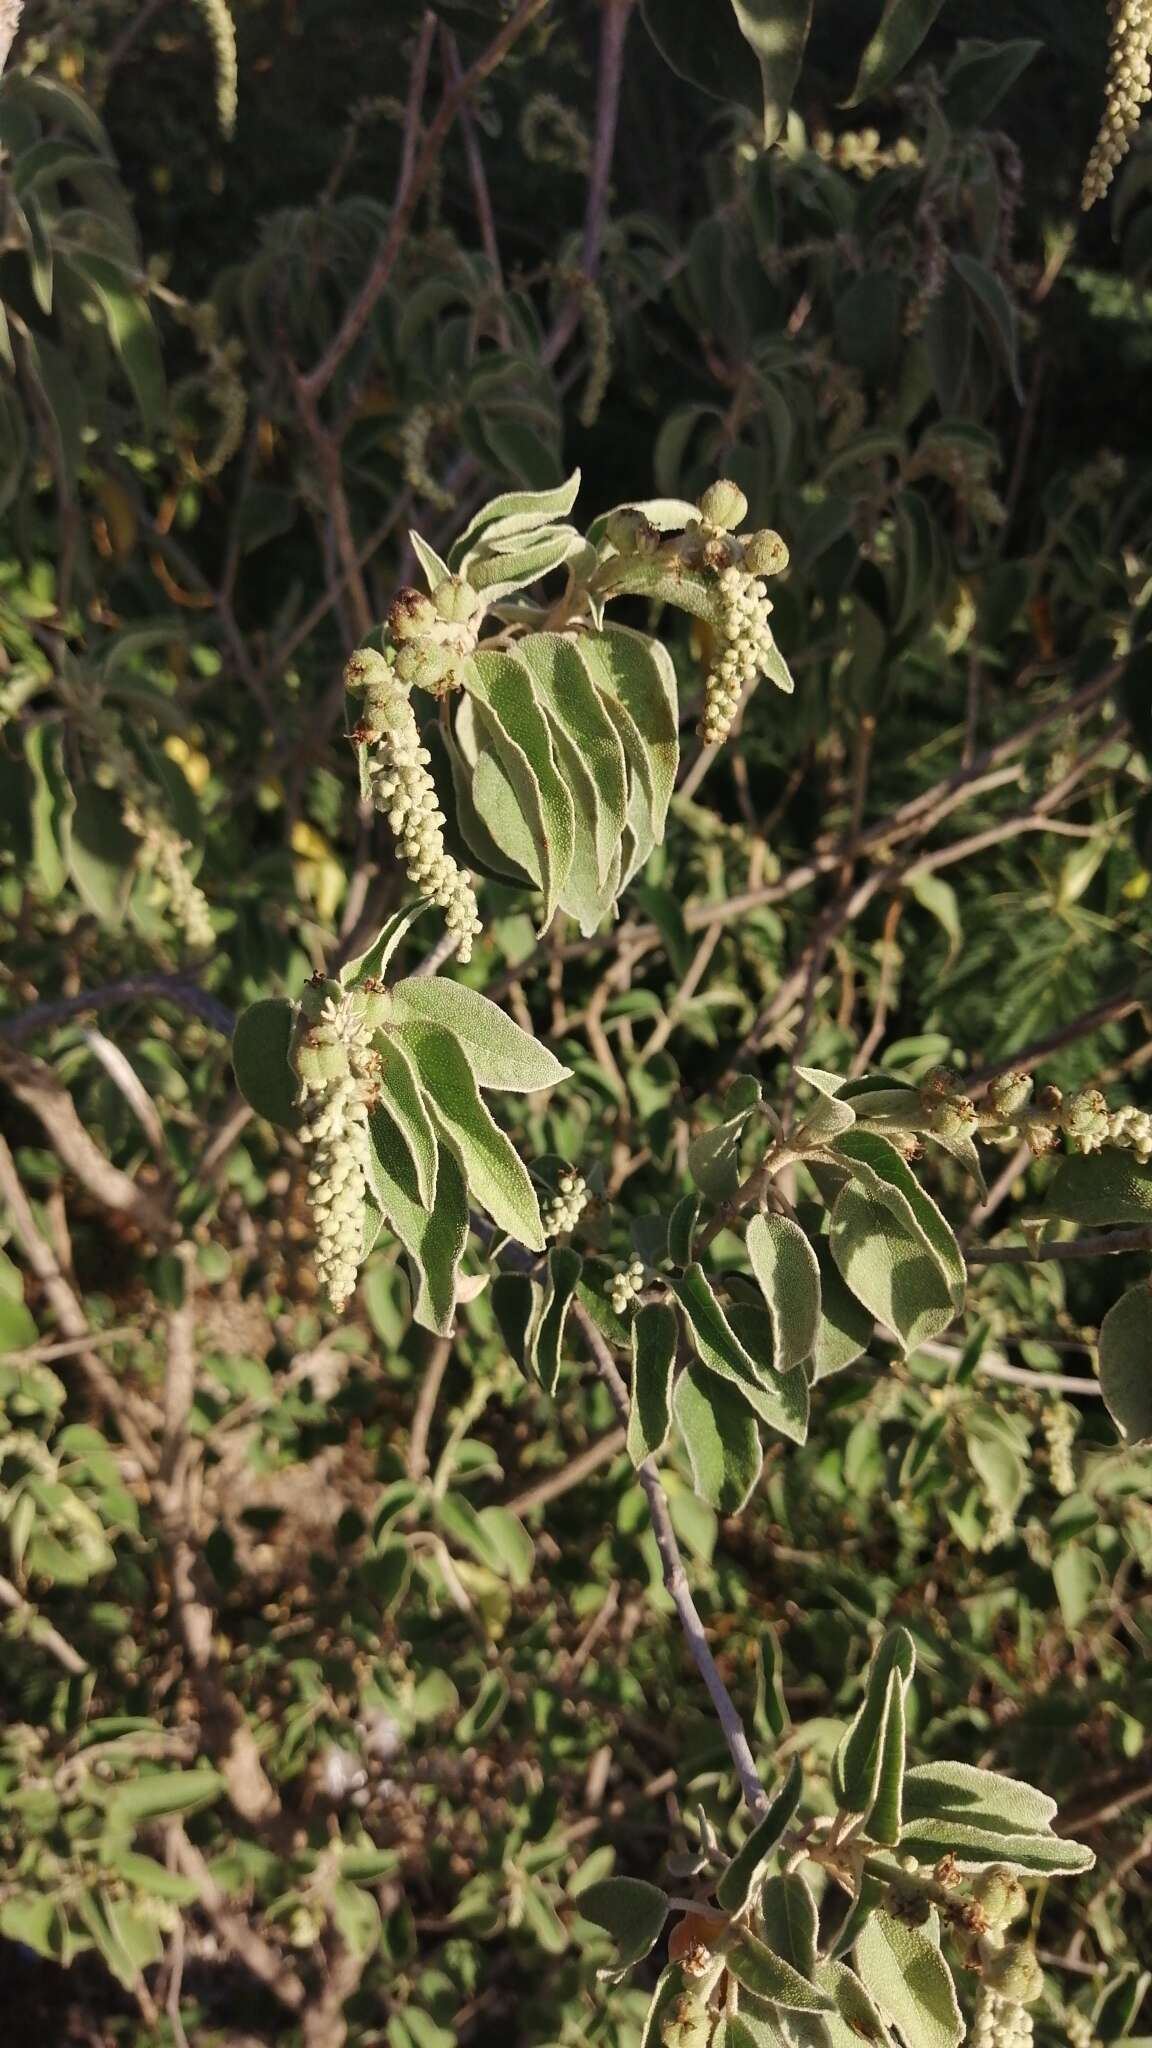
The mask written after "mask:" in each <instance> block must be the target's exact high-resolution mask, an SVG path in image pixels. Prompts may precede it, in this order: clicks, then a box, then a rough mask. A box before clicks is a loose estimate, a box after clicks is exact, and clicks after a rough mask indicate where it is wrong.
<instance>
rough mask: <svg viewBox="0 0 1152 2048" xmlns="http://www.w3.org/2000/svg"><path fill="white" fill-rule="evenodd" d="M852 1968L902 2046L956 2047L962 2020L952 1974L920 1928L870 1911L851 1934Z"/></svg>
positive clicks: (962, 2034) (884, 1914)
mask: <svg viewBox="0 0 1152 2048" xmlns="http://www.w3.org/2000/svg"><path fill="white" fill-rule="evenodd" d="M856 1968H857V1971H858V1973H859V1976H860V1981H861V1983H862V1984H863V1986H864V1989H865V1991H866V1992H868V1994H869V1995H870V1997H871V1998H872V1999H873V2000H874V2001H875V2003H876V2005H877V2006H878V2007H879V2010H880V2011H881V2013H883V2015H884V2018H885V2019H886V2020H888V2021H889V2022H890V2024H891V2025H892V2026H894V2027H896V2028H897V2029H898V2031H899V2033H900V2035H901V2038H902V2040H903V2041H904V2043H905V2048H960V2043H961V2041H962V2040H963V2038H964V2021H963V2018H962V2016H961V2012H960V2007H959V2004H958V2003H957V1999H956V1986H955V1984H954V1983H953V1981H952V1973H951V1971H950V1970H949V1968H948V1965H947V1963H946V1962H945V1961H944V1958H943V1956H942V1955H941V1953H940V1950H939V1948H938V1947H937V1945H936V1943H935V1942H934V1941H932V1940H931V1938H930V1936H929V1935H928V1934H927V1932H926V1931H925V1930H924V1929H923V1928H921V1927H910V1926H908V1924H907V1922H906V1921H903V1920H894V1919H893V1918H892V1917H891V1915H890V1914H888V1913H881V1912H876V1913H873V1914H872V1915H871V1917H870V1918H869V1919H868V1921H867V1922H866V1924H865V1925H864V1927H863V1928H862V1929H861V1931H860V1933H859V1934H858V1935H857V1937H856Z"/></svg>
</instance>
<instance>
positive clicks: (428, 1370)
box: [406, 1337, 453, 1479]
mask: <svg viewBox="0 0 1152 2048" xmlns="http://www.w3.org/2000/svg"><path fill="white" fill-rule="evenodd" d="M452 1341H453V1340H452V1338H451V1337H438V1338H437V1339H436V1341H435V1343H434V1344H433V1345H432V1346H431V1347H430V1349H429V1352H428V1362H427V1364H426V1365H425V1367H424V1378H423V1379H422V1380H421V1382H420V1392H419V1395H418V1396H417V1400H416V1406H415V1408H414V1410H413V1412H412V1434H411V1436H410V1437H409V1439H408V1457H407V1460H406V1470H407V1473H408V1477H409V1479H423V1477H424V1474H425V1473H426V1472H427V1470H428V1435H429V1432H430V1430H431V1428H432V1418H433V1416H434V1415H435V1413H436V1403H437V1401H438V1400H439V1398H440V1389H441V1387H442V1386H443V1384H444V1375H445V1373H446V1372H447V1370H448V1364H449V1361H450V1359H451V1357H452Z"/></svg>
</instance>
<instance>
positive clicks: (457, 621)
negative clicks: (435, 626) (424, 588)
mask: <svg viewBox="0 0 1152 2048" xmlns="http://www.w3.org/2000/svg"><path fill="white" fill-rule="evenodd" d="M432 602H433V604H434V605H435V607H436V610H437V611H438V612H439V614H440V617H441V618H442V619H444V620H446V621H447V623H448V624H449V625H450V626H466V625H468V624H469V622H470V621H471V620H472V619H474V618H475V617H476V614H477V612H478V611H479V610H480V607H481V605H482V603H483V599H482V598H481V597H478V596H477V594H476V592H475V591H474V590H473V589H472V588H471V586H470V584H467V583H465V582H464V579H463V577H461V576H449V577H448V578H447V580H446V581H445V582H444V583H438V584H437V585H436V588H435V590H434V591H433V592H432Z"/></svg>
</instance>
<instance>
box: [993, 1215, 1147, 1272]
mask: <svg viewBox="0 0 1152 2048" xmlns="http://www.w3.org/2000/svg"><path fill="white" fill-rule="evenodd" d="M1143 1251H1152V1224H1148V1223H1146V1224H1144V1225H1142V1226H1141V1227H1140V1228H1139V1229H1136V1230H1112V1231H1104V1232H1103V1233H1102V1234H1101V1235H1100V1236H1097V1237H1071V1238H1066V1239H1065V1240H1063V1241H1062V1242H1058V1243H1055V1244H1042V1245H1040V1246H1038V1248H1037V1249H1036V1251H1032V1250H1031V1249H1030V1247H1029V1246H1027V1245H989V1246H987V1247H981V1246H974V1247H973V1248H972V1250H970V1251H966V1252H965V1254H964V1257H965V1259H966V1260H967V1262H968V1264H969V1265H970V1266H1047V1265H1051V1264H1053V1263H1056V1264H1059V1263H1060V1262H1061V1261H1063V1260H1065V1259H1099V1258H1103V1257H1104V1256H1105V1255H1106V1254H1107V1253H1109V1252H1143Z"/></svg>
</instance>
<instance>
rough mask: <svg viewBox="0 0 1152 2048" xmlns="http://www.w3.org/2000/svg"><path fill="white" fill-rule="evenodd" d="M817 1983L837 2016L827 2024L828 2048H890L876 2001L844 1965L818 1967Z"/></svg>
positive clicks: (888, 2037)
mask: <svg viewBox="0 0 1152 2048" xmlns="http://www.w3.org/2000/svg"><path fill="white" fill-rule="evenodd" d="M816 1982H817V1983H818V1984H819V1986H820V1989H821V1990H822V1991H828V1992H830V1993H831V1995H832V1997H833V1998H834V1999H835V2000H836V2012H835V2014H834V2015H833V2016H832V2017H831V2018H830V2019H829V2020H828V2022H827V2024H828V2027H829V2030H830V2033H831V2037H832V2039H831V2048H859V2044H860V2042H861V2041H865V2042H867V2043H868V2044H869V2048H891V2041H892V2036H891V2035H890V2033H889V2032H888V2029H887V2027H886V2026H885V2025H884V2021H883V2020H882V2018H881V2017H880V2011H879V2008H878V2006H877V2004H876V2001H875V1999H874V1998H871V1997H870V1996H869V1994H868V1992H867V1991H865V1989H864V1986H863V1985H862V1983H861V1982H860V1979H859V1977H858V1976H857V1975H856V1972H855V1971H854V1970H850V1969H849V1968H848V1965H847V1963H838V1962H831V1961H830V1962H823V1963H820V1964H818V1965H817V1969H816Z"/></svg>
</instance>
